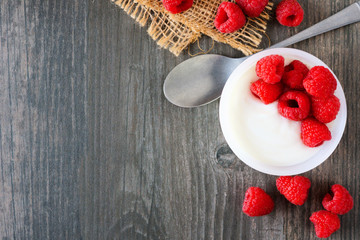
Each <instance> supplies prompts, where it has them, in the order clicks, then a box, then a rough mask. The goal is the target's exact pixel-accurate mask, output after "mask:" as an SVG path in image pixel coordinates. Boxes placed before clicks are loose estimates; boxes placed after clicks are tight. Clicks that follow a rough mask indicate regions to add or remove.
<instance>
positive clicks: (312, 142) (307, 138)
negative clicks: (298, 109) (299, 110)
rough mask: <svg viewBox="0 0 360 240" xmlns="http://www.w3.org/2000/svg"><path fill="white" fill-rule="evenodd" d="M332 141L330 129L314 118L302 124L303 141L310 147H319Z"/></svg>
mask: <svg viewBox="0 0 360 240" xmlns="http://www.w3.org/2000/svg"><path fill="white" fill-rule="evenodd" d="M330 139H331V132H330V130H329V129H328V127H327V126H326V125H325V124H324V123H322V122H319V121H318V120H316V119H314V118H307V119H305V120H304V121H302V122H301V140H302V141H303V143H304V144H305V145H306V146H308V147H317V146H320V145H321V144H323V142H324V141H327V140H330Z"/></svg>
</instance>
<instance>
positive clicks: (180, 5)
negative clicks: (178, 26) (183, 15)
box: [163, 0, 193, 14]
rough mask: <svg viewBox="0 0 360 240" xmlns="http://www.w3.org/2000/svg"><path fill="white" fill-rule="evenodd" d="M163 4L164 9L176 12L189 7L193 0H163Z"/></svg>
mask: <svg viewBox="0 0 360 240" xmlns="http://www.w3.org/2000/svg"><path fill="white" fill-rule="evenodd" d="M163 4H164V8H165V9H166V10H168V11H169V12H171V13H173V14H176V13H180V12H184V11H186V10H188V9H189V8H191V6H192V5H193V0H163Z"/></svg>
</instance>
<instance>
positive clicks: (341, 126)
mask: <svg viewBox="0 0 360 240" xmlns="http://www.w3.org/2000/svg"><path fill="white" fill-rule="evenodd" d="M272 54H278V55H285V54H286V55H291V57H294V58H295V59H298V57H297V56H300V57H299V58H300V59H302V58H306V59H310V62H311V64H312V65H314V66H324V67H326V68H328V69H329V70H330V71H331V73H332V74H333V75H334V77H335V79H336V81H337V88H336V90H335V95H336V96H337V97H338V98H339V100H340V110H339V113H338V115H337V118H339V119H336V120H337V123H336V126H334V127H333V129H332V132H331V134H332V140H331V141H326V142H324V144H322V145H321V146H320V147H319V148H320V149H319V151H317V152H316V153H315V154H314V155H313V156H311V157H310V158H309V159H307V160H305V161H303V162H301V163H298V164H295V165H291V166H275V165H269V164H266V163H263V162H261V161H258V160H256V159H254V158H252V157H251V156H247V157H245V156H244V154H243V153H244V151H242V150H241V149H240V148H239V147H238V146H236V143H235V140H234V137H233V135H234V134H233V130H232V129H231V127H230V125H229V124H227V118H226V115H227V114H226V108H225V107H224V106H225V104H227V101H230V100H229V99H228V97H229V92H230V91H231V90H232V88H233V86H232V85H233V84H234V83H235V82H236V81H238V77H237V76H238V75H239V73H240V72H242V71H244V70H247V69H248V68H250V67H251V66H253V65H254V64H256V62H257V61H258V60H259V59H261V58H263V57H265V56H268V55H272ZM219 120H220V127H221V130H222V132H223V135H224V137H225V140H226V142H227V143H228V145H229V147H230V148H231V150H232V151H233V152H234V154H235V155H236V156H237V157H238V158H239V159H240V160H241V161H242V162H244V163H245V164H246V165H248V166H250V167H251V168H253V169H255V170H257V171H260V172H263V173H266V174H270V175H278V176H284V175H287V176H290V175H296V174H301V173H304V172H307V171H310V170H312V169H314V168H316V167H317V166H319V165H320V164H321V163H323V162H324V161H325V160H327V159H328V158H329V156H330V155H331V154H332V153H333V152H334V151H335V149H336V148H337V146H338V144H339V142H340V140H341V138H342V135H343V133H344V130H345V126H346V120H347V107H346V99H345V94H344V91H343V88H342V86H341V83H340V81H339V80H338V78H337V76H336V75H335V74H334V72H333V71H332V70H331V69H330V68H329V67H328V66H327V65H326V64H325V63H324V62H323V61H322V60H320V59H319V58H317V57H316V56H314V55H312V54H310V53H308V52H305V51H302V50H299V49H294V48H272V49H267V50H264V51H261V52H259V53H256V54H254V55H252V56H250V57H249V58H247V59H246V60H245V61H244V62H242V63H240V64H239V66H238V67H236V68H235V70H234V71H233V72H232V73H231V75H230V76H229V78H228V80H227V82H226V83H225V86H224V89H223V91H222V94H221V98H220V104H219Z"/></svg>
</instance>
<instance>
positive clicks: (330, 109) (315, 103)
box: [311, 95, 340, 123]
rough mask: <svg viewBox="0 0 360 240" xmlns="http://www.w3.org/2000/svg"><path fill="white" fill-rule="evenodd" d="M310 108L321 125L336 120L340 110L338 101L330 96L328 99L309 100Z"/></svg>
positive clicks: (333, 96) (313, 98)
mask: <svg viewBox="0 0 360 240" xmlns="http://www.w3.org/2000/svg"><path fill="white" fill-rule="evenodd" d="M311 108H312V114H313V115H314V117H315V118H316V119H317V120H319V121H320V122H323V123H329V122H331V121H332V120H334V119H335V118H336V115H337V114H338V112H339V110H340V100H339V99H338V98H337V97H336V96H335V95H331V96H330V97H328V98H315V97H312V98H311Z"/></svg>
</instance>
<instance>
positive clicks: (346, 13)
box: [270, 1, 360, 48]
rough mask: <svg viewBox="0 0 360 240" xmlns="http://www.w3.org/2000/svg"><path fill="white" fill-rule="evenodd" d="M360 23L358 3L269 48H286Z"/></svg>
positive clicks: (359, 6)
mask: <svg viewBox="0 0 360 240" xmlns="http://www.w3.org/2000/svg"><path fill="white" fill-rule="evenodd" d="M358 21H360V1H359V2H356V3H354V4H351V5H350V6H348V7H347V8H344V9H343V10H341V11H340V12H338V13H336V14H334V15H332V16H330V17H328V18H326V19H324V20H323V21H321V22H319V23H317V24H315V25H313V26H311V27H309V28H307V29H305V30H303V31H301V32H299V33H298V34H295V35H294V36H292V37H290V38H288V39H285V40H284V41H282V42H279V43H276V44H274V45H272V46H271V47H270V48H277V47H286V46H289V45H291V44H294V43H297V42H300V41H302V40H305V39H308V38H311V37H313V36H316V35H319V34H321V33H324V32H327V31H330V30H334V29H336V28H339V27H342V26H345V25H348V24H350V23H355V22H358Z"/></svg>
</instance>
